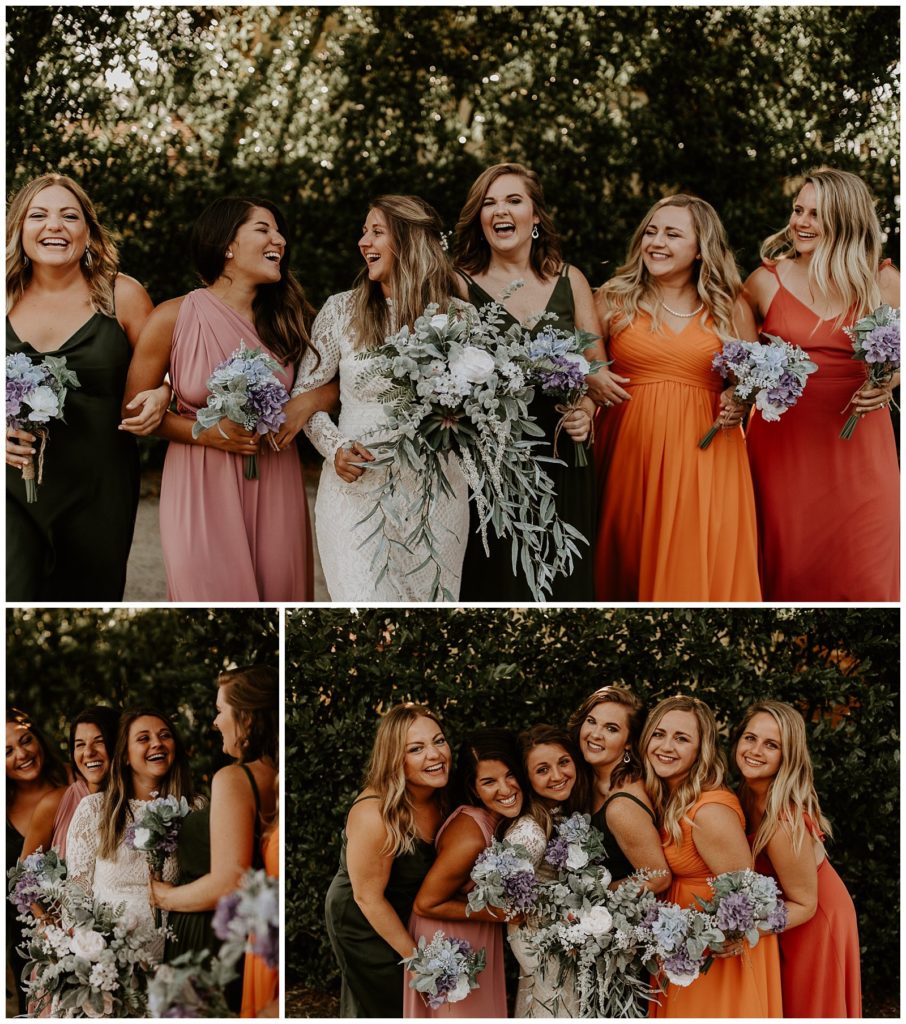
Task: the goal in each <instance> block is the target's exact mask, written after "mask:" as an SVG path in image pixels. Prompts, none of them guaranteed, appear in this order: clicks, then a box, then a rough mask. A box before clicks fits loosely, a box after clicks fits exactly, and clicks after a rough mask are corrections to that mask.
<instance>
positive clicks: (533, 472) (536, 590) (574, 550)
mask: <svg viewBox="0 0 906 1024" xmlns="http://www.w3.org/2000/svg"><path fill="white" fill-rule="evenodd" d="M501 322H502V320H501V319H500V317H499V315H497V314H495V312H494V307H493V306H489V307H484V309H483V310H482V313H481V314H480V315H479V316H478V318H477V319H476V317H475V314H474V313H472V314H471V315H469V316H466V315H465V314H462V315H459V314H458V313H457V311H456V309H455V308H451V309H450V311H449V312H448V313H439V312H438V307H437V306H436V305H431V306H429V307H428V308H427V309H426V310H425V313H424V315H423V316H421V317H419V318H418V320H416V322H415V327H414V330H412V331H410V329H409V327H408V326H406V327H404V328H403V329H402V330H401V331H399V332H398V333H397V334H394V335H391V336H390V337H388V338H387V340H386V342H385V344H384V345H382V346H381V347H380V348H378V349H375V350H372V351H369V352H363V353H360V355H359V358H361V359H367V360H368V361H369V366H368V370H367V371H366V374H365V380H366V381H367V382H368V383H369V384H370V385H371V386H372V387H373V389H374V391H375V394H376V397H377V399H378V401H380V402H381V403H382V404H384V405H386V406H387V408H388V413H389V416H388V419H389V422H388V423H387V424H386V425H385V427H384V428H383V429H382V431H381V434H382V435H386V433H388V432H389V433H392V434H394V435H395V436H393V437H391V438H390V439H386V437H382V439H381V440H380V441H379V442H378V447H379V448H380V449H381V450H380V451H379V452H378V454H377V457H376V458H375V460H374V461H373V462H368V463H363V465H364V466H365V468H367V469H376V468H381V467H387V475H386V477H385V480H384V483H383V484H382V485H381V486H380V487H379V488H378V489H377V491H376V498H375V503H374V507H373V509H372V511H371V512H370V513H369V514H368V515H367V516H366V517H365V519H364V520H363V522H367V521H368V520H370V519H372V518H374V519H375V522H376V525H375V526H374V528H373V530H372V532H371V533H370V534H369V536H368V537H367V538H366V539H365V541H363V543H367V542H368V541H370V540H371V539H372V538H374V537H379V544H378V550H377V554H376V556H375V566H374V568H375V570H376V571H377V573H378V577H377V578H378V580H380V579H382V578H383V576H384V575H386V573H387V572H388V570H389V567H390V559H391V556H392V552H393V549H394V545H395V543H396V542H395V541H393V540H392V539H391V538H390V537H388V536H387V534H386V525H387V520H388V518H391V519H394V520H396V521H397V522H400V521H402V519H403V518H405V517H407V516H412V517H413V518H414V520H415V525H414V526H413V528H412V529H411V531H410V532H409V534H408V535H407V536H406V537H405V539H404V546H405V547H406V549H407V550H409V551H417V552H418V553H419V554H420V555H422V554H423V556H424V561H423V562H422V563H421V565H419V568H421V567H422V566H425V565H433V566H434V567H435V575H434V587H433V590H434V594H433V596H434V599H435V600H437V599H446V600H452V599H453V595H452V594H451V593H449V592H448V591H446V590H445V589H444V588H442V586H441V583H440V577H441V564H440V561H439V556H438V552H437V545H436V538H435V535H434V532H433V528H432V520H433V508H434V504H435V502H436V501H437V499H438V498H439V497H440V496H442V495H446V496H452V494H453V489H452V486H451V484H450V482H449V480H448V478H447V475H446V469H445V467H446V466H447V465H448V464H449V460H450V459H454V460H458V462H459V464H460V465H461V466H462V470H463V473H464V475H465V478H466V481H467V482H468V484H469V487H470V489H471V491H472V494H473V496H474V500H475V502H476V505H477V508H478V514H479V528H480V530H481V535H482V538H483V540H484V542H485V549H486V550H487V528H488V524H490V525H491V526H492V527H493V529H494V532H495V534H496V536H497V537H500V538H503V537H508V538H511V540H512V565H513V572H514V574H515V572H516V569H517V566H521V568H522V571H523V572H524V574H525V577H526V581H527V582H528V585H529V587H530V589H531V591H532V594H533V596H534V597H535V599H536V600H538V601H543V600H544V596H545V595H546V594H549V593H550V589H551V582H552V580H553V579H554V577H555V576H557V575H561V574H562V575H565V576H568V575H570V574H571V573H572V569H573V558H574V557H576V556H579V548H578V543H580V542H585V543H587V541H586V539H585V538H584V537H583V536H582V534H581V533H579V531H578V530H576V529H575V527H573V526H571V525H570V524H568V523H565V522H563V521H562V520H561V519H560V518H559V516H558V515H557V510H556V506H555V503H554V499H555V494H554V489H553V484H552V482H551V479H550V477H549V476H548V475H547V474H546V473H545V472H544V470H543V469H542V466H541V463H542V462H543V461H545V458H544V456H540V455H537V454H535V452H534V449H535V448H536V447H537V446H538V442H537V441H532V440H529V439H530V438H532V437H535V438H537V437H541V436H543V431H542V430H541V428H540V427H539V426H538V425H537V424H536V423H535V421H534V419H533V418H532V417H531V416H530V415H529V412H528V403H529V402H530V401H531V399H532V396H533V394H534V392H533V389H532V386H531V382H530V381H529V379H528V375H527V361H526V353H525V344H524V339H523V336H522V328H520V327H519V326H518V325H515V326H513V327H511V328H510V329H509V330H508V331H507V332H506V333H502V332H501V331H500V323H501ZM548 461H549V460H548ZM403 468H405V469H408V470H410V471H411V472H412V473H413V475H414V476H415V478H416V479H417V481H418V490H417V493H416V494H414V495H412V497H411V501H409V503H408V504H407V506H406V507H398V506H397V505H396V502H397V501H398V500H399V495H400V493H401V491H403V488H401V487H400V486H399V482H400V474H401V472H402V470H403Z"/></svg>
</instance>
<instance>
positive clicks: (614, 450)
mask: <svg viewBox="0 0 906 1024" xmlns="http://www.w3.org/2000/svg"><path fill="white" fill-rule="evenodd" d="M708 323H709V325H708V326H707V327H705V326H703V325H702V324H701V322H700V320H699V318H698V317H696V318H693V319H691V320H689V322H688V323H687V324H686V326H685V327H684V328H683V329H682V330H681V331H680V332H679V333H675V332H674V331H672V330H671V329H670V328H669V327H668V326H666V325H662V326H661V328H660V330H658V331H656V332H655V331H653V330H652V329H651V318H650V317H649V316H648V315H647V314H644V313H642V314H639V315H638V316H637V317H636V318H635V320H634V321H633V323H632V324H630V325H629V326H628V327H626V328H624V329H623V330H621V331H620V332H619V333H618V334H616V335H614V336H613V337H612V338H611V340H610V344H609V346H608V348H609V355H610V358H611V359H612V360H613V364H612V366H611V370H612V371H613V372H614V373H617V374H621V375H622V376H624V377H629V378H630V383H629V384H628V385H626V390H627V391H628V392H629V393H630V394H631V395H632V398H631V400H630V401H628V402H623V403H622V404H621V405H618V406H614V407H613V408H611V409H606V410H602V411H601V412H599V414H598V417H597V423H596V442H595V454H596V458H597V459H598V479H599V482H600V485H601V518H600V524H599V527H598V543H597V550H596V555H595V586H596V595H597V598H598V600H599V601H760V600H761V588H760V586H759V583H758V554H757V531H756V524H755V499H754V495H753V492H752V478H751V474H750V471H749V463H748V459H747V457H746V450H745V438H744V437H743V433H742V430H741V429H736V430H725V431H720V432H719V433H718V434H717V436H716V437H715V438H714V440H713V441H712V442H711V445H710V447H709V448H707V449H705V450H702V449H700V448H699V447H698V442H699V441H700V440H701V438H702V437H703V436H704V435H705V434H706V433H707V431H708V429H709V428H710V427H711V425H712V423H713V422H714V420H715V418H716V416H717V413H718V411H719V405H718V403H719V396H720V392H721V390H722V389H723V387H724V386H725V385H724V383H723V380H722V379H721V377H720V375H719V374H718V373H717V372H715V371H714V370H712V369H711V361H712V359H713V358H714V355H715V353H717V352H719V351H720V349H721V340H720V338H719V337H718V336H717V334H715V333H714V331H713V330H712V329H711V327H710V321H709V322H708Z"/></svg>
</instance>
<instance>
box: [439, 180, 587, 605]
mask: <svg viewBox="0 0 906 1024" xmlns="http://www.w3.org/2000/svg"><path fill="white" fill-rule="evenodd" d="M454 251H455V260H454V262H455V265H456V268H457V271H458V273H459V275H460V277H461V279H462V280H461V282H460V294H461V296H462V297H463V298H465V299H468V300H469V302H471V303H472V305H473V306H475V307H476V308H478V307H481V306H484V305H486V304H488V303H490V302H496V303H498V304H499V305H500V306H501V307H502V309H503V319H504V323H503V324H502V327H503V329H506V328H508V327H511V326H513V325H514V324H521V325H522V326H523V327H525V328H526V329H527V330H529V331H530V332H531V333H532V334H533V335H536V334H538V333H540V332H541V331H543V330H544V328H545V327H548V326H550V327H555V328H558V329H561V330H565V331H570V332H571V331H573V330H574V329H575V328H580V329H581V330H585V331H589V332H590V333H591V334H594V335H599V334H600V327H599V324H598V318H597V315H596V313H595V307H594V301H593V299H592V294H591V288H589V286H588V282H587V281H586V280H585V277H584V276H583V275H582V273H581V272H580V271H578V270H577V269H576V268H575V267H572V266H570V265H569V264H568V263H564V262H563V259H562V256H561V253H560V237H559V235H558V234H557V231H556V229H555V228H554V222H553V220H552V219H551V216H550V214H549V213H548V211H547V208H546V206H545V202H544V193H543V191H542V188H541V181H540V179H539V177H538V175H537V174H536V173H535V172H534V171H531V170H529V169H528V168H527V167H523V165H522V164H517V163H504V164H494V166H493V167H489V168H487V170H485V171H482V173H481V174H480V175H479V176H478V178H477V179H476V180H475V183H474V184H473V185H472V187H471V188H470V189H469V194H468V196H467V197H466V202H465V205H464V206H463V208H462V211H461V212H460V215H459V221H458V223H457V225H456V241H455V250H454ZM517 280H520V281H523V282H524V284H523V285H522V286H521V287H520V288H518V289H517V290H513V289H512V285H513V282H514V281H517ZM541 313H550V314H553V316H552V318H551V319H544V320H540V319H538V318H539V316H540V314H541ZM556 404H557V401H556V400H555V399H553V398H548V397H545V396H543V395H537V396H536V397H535V399H534V400H533V401H532V403H531V405H530V406H529V413H530V415H532V416H534V417H535V419H536V421H537V422H538V424H539V426H541V427H542V428H543V429H544V438H543V441H544V442H545V445H543V446H542V447H541V448H540V449H539V451H540V453H541V454H542V455H545V456H551V455H552V454H553V441H554V432H555V430H556V426H557V423H558V421H559V420H560V417H561V414H560V413H559V412H557V410H556V408H555V406H556ZM593 412H594V403H593V402H592V400H591V399H590V398H587V397H586V398H585V399H583V401H582V403H581V407H580V408H579V409H578V410H577V411H575V412H573V413H571V414H570V415H569V417H568V418H567V419H566V420H565V421H564V429H565V431H566V433H567V434H568V435H569V437H571V438H573V439H574V440H575V441H584V440H585V439H586V438H587V437H588V436H589V430H590V427H591V414H592V413H593ZM572 448H573V445H572V444H570V443H569V438H566V437H564V438H563V439H562V440H561V441H560V442H559V456H560V458H561V459H562V460H563V461H564V462H565V463H566V465H564V466H557V465H550V464H545V465H544V470H545V472H546V473H547V474H548V475H549V476H550V477H551V479H552V480H553V483H554V490H555V492H556V504H557V512H558V513H559V515H560V518H561V519H562V520H563V521H564V522H568V523H570V524H571V525H572V526H575V527H576V529H577V530H579V532H580V533H582V535H583V536H584V537H585V538H586V540H587V541H588V543H589V547H585V545H582V544H580V545H579V547H580V552H581V558H577V559H576V562H575V568H574V569H573V572H572V574H571V575H570V576H569V577H563V576H558V577H557V578H556V579H555V580H554V581H553V590H552V593H551V597H550V600H551V601H561V600H562V601H593V600H594V576H593V569H594V565H593V554H592V546H593V545H594V531H595V501H596V491H595V483H594V467H593V465H592V460H590V459H589V462H588V465H587V466H584V467H580V466H576V465H575V464H574V462H573V459H574V455H573V453H572V451H571V449H572ZM477 530H478V519H477V516H476V514H475V511H474V506H472V512H471V524H470V528H469V544H468V547H467V549H466V557H465V564H464V566H463V580H462V588H461V590H460V598H461V599H462V600H463V601H507V602H515V601H522V602H525V601H534V597H533V596H532V592H531V590H530V589H529V586H528V583H527V582H526V580H525V577H524V575H523V574H522V572H521V570H520V571H519V573H518V575H514V573H513V566H512V554H511V544H510V542H509V541H508V540H497V539H496V538H493V537H491V536H489V537H488V547H489V549H490V557H488V556H487V555H485V551H484V544H483V542H482V540H481V535H480V533H478V532H477Z"/></svg>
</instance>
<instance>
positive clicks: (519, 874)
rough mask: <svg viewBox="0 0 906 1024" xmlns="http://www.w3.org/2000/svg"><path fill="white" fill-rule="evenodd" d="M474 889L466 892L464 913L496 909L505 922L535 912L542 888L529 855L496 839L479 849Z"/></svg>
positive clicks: (518, 846)
mask: <svg viewBox="0 0 906 1024" xmlns="http://www.w3.org/2000/svg"><path fill="white" fill-rule="evenodd" d="M470 877H471V879H472V881H473V882H474V883H475V888H474V889H472V891H471V892H470V893H469V905H468V907H467V908H466V913H467V914H468V913H470V912H471V911H475V910H483V909H484V908H485V907H496V908H498V909H499V910H502V911H503V913H504V917H505V918H506V920H508V921H509V920H510V918H513V917H515V916H516V915H517V914H530V913H532V912H534V911H535V910H536V909H537V907H538V903H539V900H540V899H541V893H542V886H541V884H540V883H539V881H538V879H537V878H536V877H535V867H534V865H533V864H532V862H531V860H530V859H529V855H528V852H527V851H526V849H525V847H524V846H520V845H519V843H508V842H507V841H506V840H505V839H502V840H501V839H495V840H493V841H492V842H491V845H490V846H489V847H488V848H487V849H486V850H482V852H481V853H480V854H479V856H478V859H477V860H476V861H475V864H474V866H473V868H472V873H471V876H470Z"/></svg>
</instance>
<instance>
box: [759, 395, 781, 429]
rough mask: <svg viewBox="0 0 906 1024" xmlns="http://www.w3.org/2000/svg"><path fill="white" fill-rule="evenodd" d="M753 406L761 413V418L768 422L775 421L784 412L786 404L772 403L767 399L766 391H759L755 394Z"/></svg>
mask: <svg viewBox="0 0 906 1024" xmlns="http://www.w3.org/2000/svg"><path fill="white" fill-rule="evenodd" d="M755 406H756V408H757V409H758V411H759V412H760V413H761V418H762V419H764V420H767V422H768V423H776V421H777V420H779V419H780V417H781V415H782V414H783V413H785V412H786V406H783V405H774V404H772V403H771V402H769V401H768V395H767V392H766V391H759V392H758V394H757V395H756V396H755Z"/></svg>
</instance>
